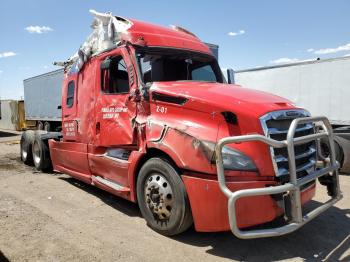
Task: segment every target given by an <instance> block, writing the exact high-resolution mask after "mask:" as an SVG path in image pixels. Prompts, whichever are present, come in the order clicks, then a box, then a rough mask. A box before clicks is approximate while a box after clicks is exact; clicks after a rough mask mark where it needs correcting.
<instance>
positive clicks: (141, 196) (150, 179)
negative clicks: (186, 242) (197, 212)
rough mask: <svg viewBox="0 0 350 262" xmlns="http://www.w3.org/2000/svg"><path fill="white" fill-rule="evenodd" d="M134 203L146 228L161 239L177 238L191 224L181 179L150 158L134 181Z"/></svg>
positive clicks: (166, 163) (168, 166)
mask: <svg viewBox="0 0 350 262" xmlns="http://www.w3.org/2000/svg"><path fill="white" fill-rule="evenodd" d="M137 199H138V204H139V207H140V210H141V213H142V216H143V217H144V218H145V220H146V221H147V224H148V226H149V227H151V228H152V229H153V230H155V231H156V232H158V233H160V234H162V235H166V236H172V235H176V234H180V233H182V232H184V231H185V230H186V229H188V228H189V227H190V226H191V225H192V223H193V219H192V214H191V208H190V204H189V201H188V197H187V193H186V189H185V186H184V184H183V182H182V180H181V177H180V175H179V174H178V172H177V171H176V170H175V168H174V167H173V166H172V165H171V164H170V163H168V162H167V161H165V160H163V159H160V158H152V159H150V160H148V161H147V162H146V163H145V164H144V165H143V166H142V168H141V170H140V173H139V177H138V180H137Z"/></svg>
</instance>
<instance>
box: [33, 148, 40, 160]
mask: <svg viewBox="0 0 350 262" xmlns="http://www.w3.org/2000/svg"><path fill="white" fill-rule="evenodd" d="M33 158H34V162H35V164H36V165H39V163H40V148H39V144H38V143H34V145H33Z"/></svg>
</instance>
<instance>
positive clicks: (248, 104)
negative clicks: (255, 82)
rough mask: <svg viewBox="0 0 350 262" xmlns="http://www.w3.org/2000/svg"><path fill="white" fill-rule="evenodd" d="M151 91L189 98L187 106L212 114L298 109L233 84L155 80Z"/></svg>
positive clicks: (282, 99) (257, 114)
mask: <svg viewBox="0 0 350 262" xmlns="http://www.w3.org/2000/svg"><path fill="white" fill-rule="evenodd" d="M150 91H151V93H152V94H154V93H157V94H162V95H168V96H169V97H178V98H186V103H185V104H184V106H185V107H186V108H191V109H194V110H198V111H202V112H209V113H213V112H215V111H218V110H220V111H222V110H226V111H233V112H234V113H238V114H239V113H243V114H245V115H246V114H249V115H251V116H254V117H260V116H262V115H264V114H266V113H267V112H271V111H275V110H283V109H292V108H295V107H294V106H293V104H292V102H291V101H289V100H287V99H285V98H282V97H279V96H276V95H272V94H269V93H266V92H263V91H258V90H254V89H249V88H243V87H241V86H238V85H231V84H221V83H203V82H193V81H183V82H179V81H177V82H155V83H153V85H152V87H151V89H150Z"/></svg>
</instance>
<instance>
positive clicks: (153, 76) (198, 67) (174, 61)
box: [136, 48, 223, 84]
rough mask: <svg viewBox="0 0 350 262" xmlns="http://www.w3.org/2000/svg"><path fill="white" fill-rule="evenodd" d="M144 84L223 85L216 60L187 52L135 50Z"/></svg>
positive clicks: (154, 49)
mask: <svg viewBox="0 0 350 262" xmlns="http://www.w3.org/2000/svg"><path fill="white" fill-rule="evenodd" d="M136 56H137V60H138V64H139V68H140V72H141V75H142V80H143V83H144V84H147V83H151V82H164V81H200V82H218V83H223V77H222V73H221V70H220V67H219V65H218V63H217V61H216V59H215V58H214V57H212V56H209V55H206V54H202V53H196V52H190V51H187V50H178V49H166V48H146V49H142V50H141V49H140V50H137V55H136Z"/></svg>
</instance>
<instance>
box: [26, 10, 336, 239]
mask: <svg viewBox="0 0 350 262" xmlns="http://www.w3.org/2000/svg"><path fill="white" fill-rule="evenodd" d="M117 19H118V21H119V22H124V23H128V24H129V28H128V29H127V30H126V31H125V32H124V33H122V34H121V38H120V41H119V42H118V43H116V45H115V46H114V47H113V48H109V49H106V50H104V51H102V52H98V53H96V54H94V55H93V56H91V57H90V58H89V59H88V60H86V61H85V62H84V64H83V65H80V66H79V65H78V64H77V63H75V64H73V65H71V66H69V67H67V68H66V73H65V78H64V83H63V88H62V133H60V134H58V133H43V134H39V135H38V134H36V135H34V138H32V141H31V142H28V141H29V140H30V138H28V137H30V135H28V134H27V135H26V136H27V137H24V138H22V142H21V148H22V154H21V156H22V159H24V160H26V161H27V162H28V163H29V162H30V159H29V160H28V158H30V155H31V151H30V150H32V152H33V155H32V156H33V159H34V164H35V166H36V167H37V168H38V169H47V168H49V167H50V165H51V164H52V167H53V169H54V170H56V171H59V172H63V173H66V174H69V175H70V176H72V177H75V178H77V179H79V180H82V181H84V182H86V183H89V184H92V185H95V186H97V187H100V188H102V189H104V190H107V191H109V192H110V193H112V194H115V195H117V196H121V197H123V198H126V199H128V200H130V201H133V202H137V203H138V204H139V207H140V210H141V213H142V215H143V217H144V218H145V219H146V221H147V224H148V225H149V226H150V227H151V228H152V229H154V230H156V231H157V232H159V233H161V234H164V235H174V234H178V233H181V232H183V231H184V230H186V229H187V228H188V227H189V226H191V224H192V223H193V222H194V226H195V228H196V230H197V231H206V232H209V231H211V232H213V231H227V230H232V232H233V233H234V234H235V235H236V236H238V237H241V238H255V237H265V236H276V235H281V234H285V233H288V232H291V231H293V230H295V229H297V228H298V227H300V226H301V225H303V224H305V223H306V222H307V221H309V220H310V219H311V218H313V217H314V216H316V215H317V214H318V213H320V212H322V211H324V210H325V209H326V208H328V207H329V206H331V205H332V204H334V203H335V202H336V201H337V200H339V198H340V196H341V194H340V191H339V184H338V177H337V168H338V165H337V163H336V161H335V159H334V148H333V137H332V130H331V128H330V126H329V123H328V121H327V119H325V118H322V117H320V118H313V117H310V115H309V113H308V112H307V111H306V110H304V109H301V108H297V107H295V106H294V105H293V104H291V103H290V102H289V101H288V100H286V99H283V98H281V97H277V96H274V95H271V94H268V93H264V92H259V91H256V90H250V89H246V88H244V89H243V88H241V87H239V86H235V85H230V84H227V83H226V82H225V79H224V78H223V76H222V73H221V71H220V68H219V65H218V62H217V61H216V59H215V57H214V56H213V55H212V53H211V52H210V50H209V48H208V47H207V46H206V45H205V44H204V43H202V42H201V41H200V40H199V39H198V38H197V37H196V36H194V35H193V34H191V33H190V32H188V31H186V30H184V29H181V28H173V29H168V28H164V27H160V26H155V25H151V24H147V23H143V22H139V21H135V20H126V19H124V18H119V17H117ZM321 137H326V138H328V139H329V141H330V145H331V154H330V158H329V159H325V158H322V156H321V155H320V153H319V151H318V142H317V141H318V139H320V138H321ZM48 150H49V152H48ZM23 151H26V152H27V154H25V152H23ZM321 162H322V165H320V163H321ZM317 178H319V179H320V181H321V183H322V184H323V185H325V186H327V188H328V192H329V195H330V197H331V199H330V201H329V202H327V203H326V204H325V205H322V206H321V207H320V208H318V209H317V210H315V211H313V212H314V213H311V214H307V215H305V216H302V206H303V205H304V204H305V203H306V202H308V201H309V200H311V199H312V197H313V196H314V195H315V181H316V180H317ZM281 216H284V217H285V218H286V225H285V226H283V227H280V228H269V229H260V230H251V229H247V228H249V227H251V226H255V225H259V224H263V223H266V222H270V221H272V220H274V219H276V218H277V217H281Z"/></svg>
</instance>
